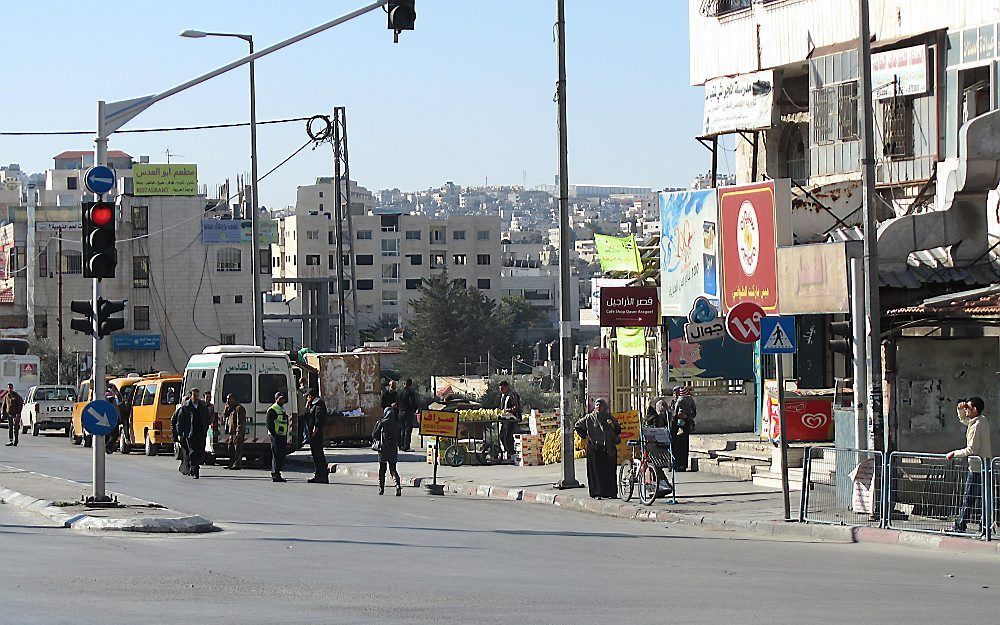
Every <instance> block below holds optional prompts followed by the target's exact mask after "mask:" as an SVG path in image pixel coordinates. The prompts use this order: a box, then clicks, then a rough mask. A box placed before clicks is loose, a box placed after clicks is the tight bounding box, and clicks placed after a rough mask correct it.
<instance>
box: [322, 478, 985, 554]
mask: <svg viewBox="0 0 1000 625" xmlns="http://www.w3.org/2000/svg"><path fill="white" fill-rule="evenodd" d="M330 473H340V474H342V475H350V476H353V477H360V478H363V479H370V480H377V479H378V471H373V470H368V469H358V468H354V467H342V466H339V465H337V464H331V465H330ZM401 481H402V483H403V485H405V486H421V485H422V484H424V483H425V481H426V482H429V481H430V480H429V478H423V477H410V478H402V480H401ZM442 485H443V486H444V491H445V493H446V494H452V495H463V496H466V497H477V498H481V499H499V500H505V501H518V502H524V503H534V504H546V505H553V506H558V507H560V508H566V509H568V510H576V511H578V512H587V513H590V514H599V515H602V516H612V517H616V518H619V519H629V520H634V521H646V522H650V521H652V522H657V523H670V524H676V525H691V526H694V527H702V528H705V529H713V530H728V531H739V532H748V533H751V534H757V535H761V536H769V537H772V538H774V537H787V538H802V539H806V540H818V541H824V542H839V543H858V544H871V545H899V546H903V547H915V548H919V549H936V550H940V551H948V552H958V553H970V554H990V555H1000V543H998V542H987V541H983V540H975V539H969V538H960V537H958V536H942V535H938V534H922V533H915V532H904V531H901V530H891V529H881V528H876V527H855V526H849V525H822V524H813V523H799V522H785V521H780V520H751V519H733V518H729V517H720V516H712V515H700V514H687V513H683V512H674V511H670V510H654V509H652V508H649V507H647V506H639V505H634V504H628V503H622V502H620V501H618V500H602V501H598V500H596V499H591V498H590V497H580V496H576V495H563V494H558V493H545V492H538V491H532V490H527V489H514V488H502V487H499V486H493V485H490V484H470V483H468V482H454V481H446V482H443V483H442Z"/></svg>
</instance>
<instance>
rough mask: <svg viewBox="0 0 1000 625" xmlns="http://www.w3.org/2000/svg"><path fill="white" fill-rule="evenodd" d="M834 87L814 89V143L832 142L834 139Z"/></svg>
mask: <svg viewBox="0 0 1000 625" xmlns="http://www.w3.org/2000/svg"><path fill="white" fill-rule="evenodd" d="M833 92H834V90H833V87H828V88H826V89H817V90H816V91H813V115H812V129H813V143H815V144H821V143H831V142H832V141H833V140H834V138H835V137H834V134H833V123H834V108H833Z"/></svg>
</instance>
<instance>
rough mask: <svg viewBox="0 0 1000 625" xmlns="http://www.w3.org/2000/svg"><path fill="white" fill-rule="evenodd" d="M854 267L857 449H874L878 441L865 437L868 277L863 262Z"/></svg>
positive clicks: (853, 301) (855, 420)
mask: <svg viewBox="0 0 1000 625" xmlns="http://www.w3.org/2000/svg"><path fill="white" fill-rule="evenodd" d="M850 263H851V319H852V320H853V322H852V323H851V333H852V336H851V343H852V345H853V347H854V354H853V356H854V359H853V360H854V362H853V370H854V372H853V374H852V375H853V376H854V447H855V448H856V449H875V441H874V440H869V438H868V437H867V436H866V435H865V433H866V431H867V428H866V427H865V424H866V423H867V422H868V417H867V414H868V412H867V405H868V398H867V394H868V371H867V369H866V367H867V364H866V362H867V359H866V358H865V353H866V352H867V351H868V349H867V346H866V345H865V332H866V329H865V328H866V326H865V273H864V261H863V260H862V259H860V258H852V259H851V260H850Z"/></svg>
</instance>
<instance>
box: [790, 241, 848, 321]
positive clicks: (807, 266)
mask: <svg viewBox="0 0 1000 625" xmlns="http://www.w3.org/2000/svg"><path fill="white" fill-rule="evenodd" d="M847 259H848V254H847V246H846V242H838V243H812V244H807V245H791V246H783V247H779V248H778V292H779V293H780V294H781V311H782V312H783V313H785V314H789V315H808V314H822V313H829V314H835V313H846V312H848V311H849V310H850V297H849V290H848V285H847V262H848V261H847Z"/></svg>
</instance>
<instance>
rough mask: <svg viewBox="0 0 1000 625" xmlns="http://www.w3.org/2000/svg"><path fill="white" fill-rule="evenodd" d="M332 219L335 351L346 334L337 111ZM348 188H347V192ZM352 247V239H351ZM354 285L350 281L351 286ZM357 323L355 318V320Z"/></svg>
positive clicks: (342, 346)
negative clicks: (335, 272)
mask: <svg viewBox="0 0 1000 625" xmlns="http://www.w3.org/2000/svg"><path fill="white" fill-rule="evenodd" d="M333 117H334V119H333V184H334V187H333V219H334V221H335V222H336V224H337V225H336V232H337V242H336V249H337V263H336V270H337V351H338V352H343V351H346V349H345V348H346V347H347V336H346V330H345V328H344V325H345V324H346V314H345V302H344V197H343V192H342V190H341V185H340V178H341V170H340V124H339V123H337V113H336V109H334V114H333ZM349 192H350V189H348V193H349ZM347 210H348V212H349V211H350V210H351V205H350V201H348V204H347ZM351 247H352V248H353V247H354V241H351ZM355 286H357V285H355V284H354V283H353V282H352V283H351V288H354V287H355ZM354 323H355V325H357V320H355V322H354Z"/></svg>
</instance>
